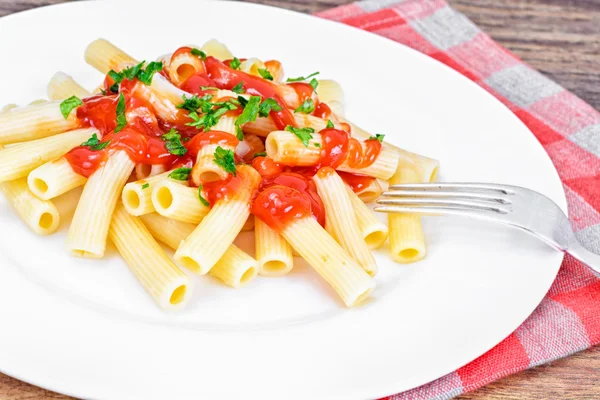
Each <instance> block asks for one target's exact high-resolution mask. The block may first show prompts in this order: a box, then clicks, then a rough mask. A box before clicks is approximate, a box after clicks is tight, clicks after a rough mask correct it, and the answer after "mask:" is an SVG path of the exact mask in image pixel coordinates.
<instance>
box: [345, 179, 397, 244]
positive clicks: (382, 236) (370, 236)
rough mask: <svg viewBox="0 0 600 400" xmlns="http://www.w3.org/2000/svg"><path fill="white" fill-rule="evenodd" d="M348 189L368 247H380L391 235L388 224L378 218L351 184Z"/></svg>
mask: <svg viewBox="0 0 600 400" xmlns="http://www.w3.org/2000/svg"><path fill="white" fill-rule="evenodd" d="M346 191H347V192H348V197H350V203H352V209H353V210H354V213H355V214H356V221H357V222H358V229H359V230H360V233H361V235H362V237H363V239H364V240H365V242H366V243H367V247H368V248H369V249H371V250H373V249H378V248H380V247H381V246H383V244H384V243H385V241H386V240H387V238H388V235H389V230H388V227H387V225H386V224H384V223H383V222H381V221H380V220H379V219H377V217H376V216H375V213H374V212H373V211H371V210H370V209H369V207H367V205H366V204H365V203H363V201H362V200H361V199H360V197H358V196H357V194H356V193H354V191H353V190H352V189H351V188H350V187H349V186H346Z"/></svg>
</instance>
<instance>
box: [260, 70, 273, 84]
mask: <svg viewBox="0 0 600 400" xmlns="http://www.w3.org/2000/svg"><path fill="white" fill-rule="evenodd" d="M258 73H259V74H260V76H262V77H263V78H265V79H266V80H269V81H272V80H273V75H271V73H270V72H269V70H268V69H266V68H259V69H258Z"/></svg>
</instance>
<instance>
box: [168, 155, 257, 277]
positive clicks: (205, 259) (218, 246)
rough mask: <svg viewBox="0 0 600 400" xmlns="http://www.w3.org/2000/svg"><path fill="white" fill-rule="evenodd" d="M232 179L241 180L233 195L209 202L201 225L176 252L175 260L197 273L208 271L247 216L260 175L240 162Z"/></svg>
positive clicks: (231, 241) (240, 228) (238, 231)
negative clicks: (212, 202)
mask: <svg viewBox="0 0 600 400" xmlns="http://www.w3.org/2000/svg"><path fill="white" fill-rule="evenodd" d="M234 179H241V183H240V186H239V188H238V189H237V191H236V193H235V195H234V196H232V197H231V198H229V199H227V201H225V200H221V201H218V202H217V203H216V204H214V205H212V208H211V210H210V212H209V213H208V214H207V215H206V217H204V219H203V220H202V222H200V225H198V227H197V228H196V229H195V230H194V232H193V233H192V234H191V235H190V236H189V237H188V238H187V239H186V240H185V241H183V242H182V243H181V246H179V248H178V249H177V252H176V253H175V259H176V260H177V261H178V262H180V263H181V264H182V265H183V266H184V267H186V268H188V269H190V270H192V271H194V272H196V273H198V274H200V275H204V274H206V273H207V272H208V271H210V269H211V268H212V267H213V266H214V265H215V264H216V263H217V261H218V260H219V259H220V258H221V257H222V256H223V254H225V251H226V250H227V248H228V247H229V245H230V244H231V243H233V240H234V239H235V237H236V236H237V235H238V233H240V231H241V230H242V227H243V226H244V223H245V222H246V220H247V219H248V217H249V216H250V210H249V207H248V203H249V202H250V199H251V197H252V195H253V193H254V190H256V188H257V187H258V184H259V182H260V180H261V177H260V175H259V173H258V172H256V170H255V169H254V168H252V167H250V166H247V165H239V166H238V167H237V177H236V178H234Z"/></svg>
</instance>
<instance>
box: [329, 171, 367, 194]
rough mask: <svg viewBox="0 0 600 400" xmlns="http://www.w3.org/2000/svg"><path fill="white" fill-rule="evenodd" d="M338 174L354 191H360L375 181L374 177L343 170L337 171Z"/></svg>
mask: <svg viewBox="0 0 600 400" xmlns="http://www.w3.org/2000/svg"><path fill="white" fill-rule="evenodd" d="M338 175H339V176H340V177H341V178H342V179H343V180H344V182H346V183H347V184H348V186H350V187H351V188H352V191H353V192H354V193H361V192H362V191H363V190H365V189H366V188H368V187H369V186H370V185H371V184H372V183H373V181H375V178H373V177H370V176H366V175H357V174H352V173H350V172H344V171H338Z"/></svg>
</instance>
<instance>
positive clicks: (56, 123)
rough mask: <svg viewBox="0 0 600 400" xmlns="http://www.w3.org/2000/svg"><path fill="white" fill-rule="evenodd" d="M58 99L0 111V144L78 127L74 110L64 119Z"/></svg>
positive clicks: (54, 133)
mask: <svg viewBox="0 0 600 400" xmlns="http://www.w3.org/2000/svg"><path fill="white" fill-rule="evenodd" d="M60 103H61V102H60V101H49V102H46V103H44V104H36V105H31V106H26V107H17V108H13V109H11V110H10V111H8V112H4V113H0V144H9V143H16V142H26V141H28V140H34V139H41V138H45V137H48V136H52V135H56V134H58V133H63V132H66V131H70V130H73V129H76V128H78V127H79V121H78V120H77V116H76V113H75V112H71V114H70V115H69V117H68V118H66V119H65V117H63V115H62V113H61V112H60Z"/></svg>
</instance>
